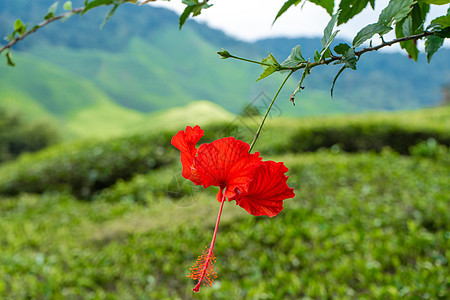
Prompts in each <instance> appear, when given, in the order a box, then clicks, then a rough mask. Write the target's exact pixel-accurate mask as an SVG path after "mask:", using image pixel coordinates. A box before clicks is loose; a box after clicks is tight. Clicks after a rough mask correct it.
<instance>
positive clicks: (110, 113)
mask: <svg viewBox="0 0 450 300" xmlns="http://www.w3.org/2000/svg"><path fill="white" fill-rule="evenodd" d="M52 2H53V1H47V0H43V1H39V2H37V1H33V2H31V3H28V2H27V1H23V0H20V1H13V2H10V1H8V2H2V3H0V34H2V35H4V34H6V33H7V32H8V30H7V28H8V27H11V26H12V25H11V24H12V22H13V20H14V19H15V18H16V17H19V16H20V17H21V18H22V19H23V20H24V22H26V23H28V22H29V23H30V24H34V22H37V21H38V19H39V17H42V15H43V14H44V12H45V11H46V9H47V7H48V6H49V5H50V4H51V3H52ZM77 2H78V3H77ZM25 3H27V5H28V6H26V5H25ZM78 4H79V5H82V4H83V1H74V6H77V5H78ZM40 12H42V13H40ZM104 14H105V10H99V11H94V10H93V11H92V12H89V13H88V14H86V15H84V16H83V17H82V18H81V20H80V18H78V17H75V18H72V19H69V20H67V21H66V22H65V23H59V24H52V25H50V26H48V28H45V29H42V30H41V31H39V32H38V33H36V34H35V35H34V36H32V37H30V38H29V39H27V40H25V41H24V42H23V43H21V44H18V47H17V50H16V51H14V57H15V58H16V60H17V61H16V62H17V66H16V67H15V68H13V69H12V68H7V67H4V66H2V67H0V97H1V98H0V105H3V106H13V107H15V108H16V109H19V110H23V111H25V112H26V111H33V113H30V115H33V116H39V115H40V116H50V117H53V118H54V119H55V120H58V121H59V122H63V123H64V124H66V125H65V126H66V128H67V129H68V130H69V131H70V134H73V135H80V134H81V135H83V134H84V133H83V131H84V130H85V129H86V128H88V127H92V128H98V134H99V135H101V134H104V132H105V128H111V132H121V131H122V130H124V129H123V128H129V127H130V126H131V127H133V126H134V125H133V124H138V123H139V122H141V121H143V120H144V121H145V120H146V117H145V114H146V113H149V112H155V111H160V110H164V109H168V108H173V107H177V106H184V105H187V104H189V103H190V102H192V101H195V100H198V99H206V100H209V101H212V102H214V103H216V104H219V105H220V106H222V107H223V108H225V109H227V110H229V111H231V112H233V113H239V112H240V111H241V110H242V109H243V108H244V107H245V106H246V105H248V104H249V103H253V105H256V106H259V107H260V108H261V109H263V108H264V107H266V106H267V104H268V103H267V101H268V100H267V99H269V100H270V98H271V97H272V96H273V94H274V93H275V91H276V89H277V88H278V86H279V84H280V83H281V81H282V79H283V77H282V76H278V75H275V76H271V77H270V78H267V79H264V80H262V81H259V82H257V83H255V79H256V78H257V77H258V76H259V74H260V73H261V71H262V69H261V68H260V67H259V66H258V65H252V64H247V63H242V62H238V61H233V60H230V59H227V60H221V59H219V58H218V55H217V54H216V53H215V52H216V51H217V50H219V49H220V48H222V47H224V48H226V49H227V50H229V51H230V52H232V53H236V54H237V55H240V56H244V57H251V58H255V59H261V58H263V57H264V56H267V52H265V51H266V50H268V51H270V52H273V53H274V54H275V55H276V56H277V58H278V59H279V60H282V59H284V57H286V56H287V55H288V54H289V51H290V49H291V48H292V47H293V46H295V45H296V44H301V45H302V49H303V53H304V54H305V57H307V56H308V55H312V52H313V50H314V47H315V45H319V44H320V41H319V39H296V40H295V39H270V40H263V41H259V42H257V43H253V44H249V43H244V42H240V41H236V40H233V39H231V38H229V37H227V36H225V35H224V34H223V33H221V32H219V31H216V30H212V29H209V28H208V27H206V26H204V25H201V24H197V23H195V22H192V21H190V22H188V23H187V24H186V26H185V27H184V28H183V30H182V31H178V29H177V16H176V15H175V14H173V13H171V12H169V11H167V10H164V9H156V8H150V7H138V6H135V5H124V6H122V7H120V8H119V10H118V11H117V13H116V15H115V16H114V17H113V18H112V19H111V20H110V21H109V22H108V23H107V24H106V26H105V27H104V28H103V30H99V24H100V23H101V21H102V19H103V17H104ZM449 53H450V51H448V50H442V51H440V52H438V53H437V54H436V56H435V57H434V58H433V62H432V64H430V65H426V64H424V63H423V62H420V63H418V64H414V63H413V62H411V61H408V60H407V59H406V58H405V57H400V55H399V54H379V53H375V54H370V55H372V57H367V58H363V59H362V60H361V61H360V62H359V70H358V71H357V72H354V71H348V72H344V73H343V75H342V76H341V77H340V79H339V80H338V82H337V85H336V90H335V91H336V92H335V93H336V94H335V99H334V101H331V99H330V96H329V88H330V85H331V82H332V79H333V77H334V75H335V73H336V72H337V70H338V67H336V69H335V70H332V71H330V68H322V69H320V68H316V69H314V70H313V72H312V74H311V76H309V77H308V78H307V82H306V87H307V88H306V89H305V90H304V91H302V93H301V94H300V95H298V96H297V99H296V106H295V107H293V106H292V104H291V103H290V102H289V95H290V94H291V92H292V91H293V90H294V89H295V86H296V84H297V82H296V80H295V78H294V79H291V80H289V81H288V83H287V85H286V87H285V88H284V90H283V91H282V93H281V94H280V99H279V100H278V102H277V104H276V105H277V108H278V113H281V114H285V115H292V116H304V115H322V114H335V113H347V112H362V111H368V110H395V109H413V108H419V107H424V106H430V105H433V104H435V103H437V102H439V101H440V99H441V97H442V96H441V91H440V86H442V85H443V84H444V83H445V82H446V81H448V78H450V71H449V69H448V67H446V66H448V60H449V57H450V55H448V54H449ZM297 80H298V77H297ZM261 95H263V97H262V98H263V99H262V100H261ZM8 99H9V100H8ZM11 99H14V101H11ZM61 99H63V100H61ZM106 107H108V108H106ZM102 122H104V123H102ZM87 124H91V125H92V126H88V125H87ZM102 124H107V125H102ZM102 128H103V129H102ZM114 128H116V129H114ZM94 131H95V129H94ZM92 133H93V132H89V134H92Z"/></svg>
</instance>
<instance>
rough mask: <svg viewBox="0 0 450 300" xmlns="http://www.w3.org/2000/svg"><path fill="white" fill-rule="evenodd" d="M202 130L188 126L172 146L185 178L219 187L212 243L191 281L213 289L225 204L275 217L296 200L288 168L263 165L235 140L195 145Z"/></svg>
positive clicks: (256, 214) (221, 140) (198, 287)
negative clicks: (287, 201)
mask: <svg viewBox="0 0 450 300" xmlns="http://www.w3.org/2000/svg"><path fill="white" fill-rule="evenodd" d="M202 136H203V130H202V129H201V128H200V126H198V125H197V126H195V127H194V128H192V127H190V126H188V127H186V130H185V131H183V130H181V131H179V132H178V133H177V134H176V135H175V136H174V137H173V138H172V145H173V146H175V147H176V148H177V149H178V150H180V152H181V164H182V167H183V172H182V175H183V177H184V178H186V179H189V180H191V181H192V182H193V183H195V184H197V185H203V187H205V188H207V187H209V186H211V185H213V186H217V187H219V192H218V193H217V200H218V201H219V202H220V203H221V204H220V208H219V214H218V216H217V222H216V227H215V229H214V235H213V239H212V241H211V244H210V245H209V246H208V247H207V249H206V250H205V251H203V254H202V255H200V256H199V258H198V260H197V262H196V263H195V265H194V266H193V267H192V268H191V273H190V274H189V275H188V277H191V278H192V279H195V280H198V283H197V285H196V286H195V288H194V289H193V290H194V291H195V292H198V291H199V289H200V285H201V284H202V282H203V284H207V285H209V286H211V285H212V284H213V283H214V278H215V277H216V272H215V269H214V265H213V261H215V256H214V252H213V249H214V243H215V240H216V234H217V229H218V227H219V221H220V216H221V214H222V208H223V204H224V203H225V200H227V199H228V201H232V200H235V201H236V204H237V205H239V206H240V207H242V208H244V209H245V210H246V211H247V212H249V213H250V214H252V215H254V216H262V215H265V216H269V217H274V216H276V215H277V214H279V213H280V212H281V211H282V210H283V200H285V199H287V198H293V197H294V196H295V194H294V192H293V189H292V188H289V187H288V185H287V179H288V176H286V175H285V173H286V172H287V171H288V168H286V167H285V166H284V164H283V163H282V162H280V163H276V162H273V161H266V162H263V161H262V158H261V157H260V156H259V153H258V152H256V153H255V154H251V153H249V149H250V146H249V145H248V144H247V143H245V142H243V141H240V140H236V139H235V138H233V137H227V138H222V139H219V140H216V141H214V142H212V143H209V144H202V145H200V147H199V148H198V149H197V148H196V147H195V145H196V144H197V142H198V141H199V140H200V139H201V138H202Z"/></svg>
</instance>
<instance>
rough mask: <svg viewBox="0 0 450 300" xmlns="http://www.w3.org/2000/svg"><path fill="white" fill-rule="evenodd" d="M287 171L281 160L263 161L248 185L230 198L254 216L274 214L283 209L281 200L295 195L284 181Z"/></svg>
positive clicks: (271, 215)
mask: <svg viewBox="0 0 450 300" xmlns="http://www.w3.org/2000/svg"><path fill="white" fill-rule="evenodd" d="M287 171H289V169H288V168H286V166H285V165H284V164H283V163H282V162H280V163H276V162H274V161H266V162H263V165H262V166H260V167H259V168H258V169H257V170H256V172H255V178H254V179H253V181H251V182H250V184H249V185H248V187H247V188H246V189H244V190H243V191H242V193H240V194H239V195H236V197H235V199H231V200H236V202H237V204H238V205H239V206H240V207H242V208H243V209H245V210H246V211H248V212H249V213H250V214H252V215H254V216H262V215H265V216H269V217H274V216H276V215H277V214H279V213H280V212H281V211H282V210H283V200H285V199H287V198H293V197H294V196H295V194H294V189H293V188H290V187H288V185H287V183H286V182H287V179H288V176H286V175H284V173H286V172H287Z"/></svg>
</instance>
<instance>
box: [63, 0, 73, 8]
mask: <svg viewBox="0 0 450 300" xmlns="http://www.w3.org/2000/svg"><path fill="white" fill-rule="evenodd" d="M63 9H64V10H72V1H66V2H65V3H64V5H63Z"/></svg>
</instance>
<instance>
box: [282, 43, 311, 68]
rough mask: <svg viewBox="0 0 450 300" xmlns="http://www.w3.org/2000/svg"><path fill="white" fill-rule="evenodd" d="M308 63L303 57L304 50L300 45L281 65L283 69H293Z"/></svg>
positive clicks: (293, 49)
mask: <svg viewBox="0 0 450 300" xmlns="http://www.w3.org/2000/svg"><path fill="white" fill-rule="evenodd" d="M303 62H306V60H305V59H304V58H303V56H302V49H301V47H300V45H297V46H295V47H294V48H292V50H291V54H289V56H288V57H287V58H286V60H285V61H283V62H282V63H281V65H282V66H283V67H287V68H293V67H295V66H297V65H298V64H300V63H303Z"/></svg>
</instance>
